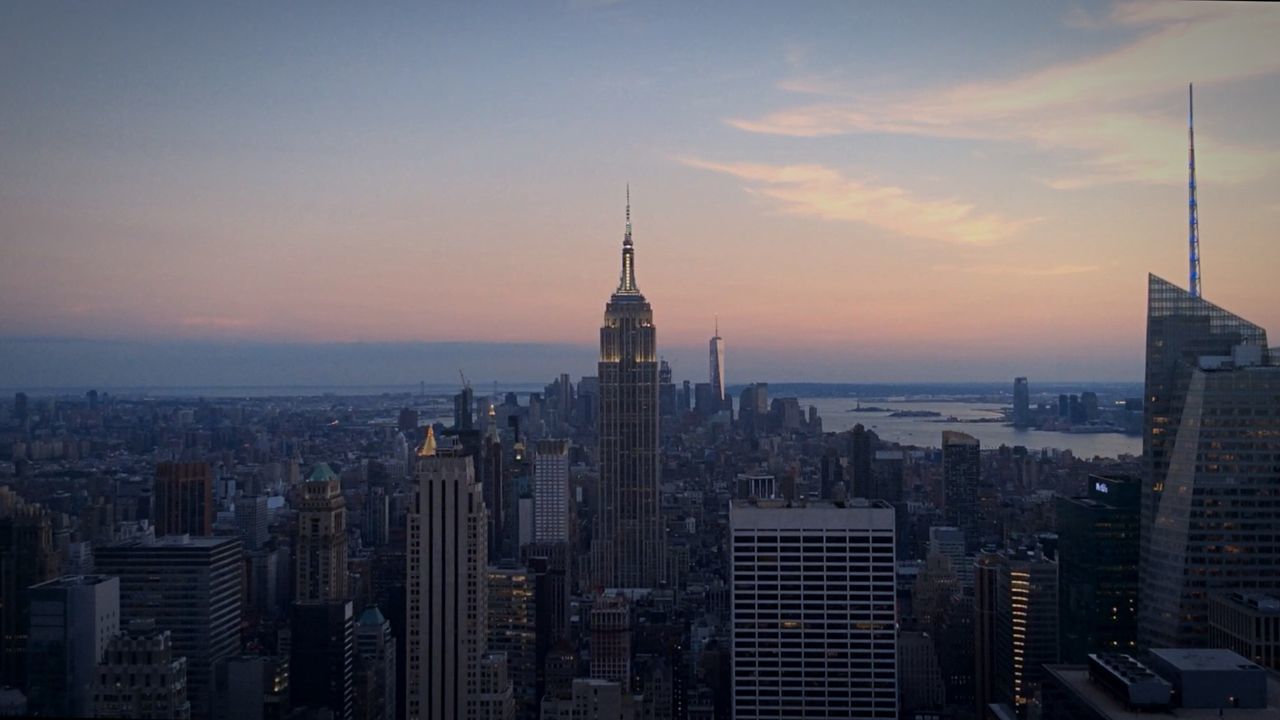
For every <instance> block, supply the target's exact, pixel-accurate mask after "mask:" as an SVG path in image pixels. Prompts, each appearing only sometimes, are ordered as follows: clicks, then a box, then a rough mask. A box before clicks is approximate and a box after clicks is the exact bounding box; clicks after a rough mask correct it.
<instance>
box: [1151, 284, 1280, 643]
mask: <svg viewBox="0 0 1280 720" xmlns="http://www.w3.org/2000/svg"><path fill="white" fill-rule="evenodd" d="M1269 355H1270V353H1269V352H1268V350H1267V335H1266V332H1265V331H1264V330H1263V329H1262V328H1260V327H1258V326H1257V325H1254V324H1253V323H1250V322H1248V321H1246V320H1244V319H1242V318H1240V317H1237V316H1235V315H1233V314H1231V313H1229V312H1227V311H1226V310H1223V309H1222V308H1220V307H1218V306H1216V305H1214V304H1212V303H1210V302H1208V301H1206V300H1204V299H1202V298H1199V297H1195V296H1193V295H1192V294H1191V293H1190V292H1188V291H1186V290H1183V289H1181V288H1178V287H1176V286H1174V285H1172V284H1170V283H1169V282H1167V281H1165V280H1163V279H1161V278H1158V277H1156V276H1154V275H1152V276H1151V277H1150V284H1149V289H1148V310H1147V358H1146V393H1145V395H1146V397H1145V398H1144V423H1143V458H1144V464H1145V478H1144V484H1143V487H1142V515H1141V525H1142V528H1141V553H1140V561H1139V611H1138V642H1139V644H1140V645H1142V646H1145V647H1196V646H1199V645H1203V644H1204V642H1205V641H1206V639H1207V634H1208V626H1209V623H1208V600H1209V596H1210V595H1211V594H1213V593H1216V592H1226V591H1230V590H1241V589H1245V588H1248V589H1249V590H1252V591H1267V590H1271V591H1274V590H1276V589H1280V462H1278V461H1277V459H1278V458H1280V367H1274V366H1270V365H1269V363H1270V357H1269Z"/></svg>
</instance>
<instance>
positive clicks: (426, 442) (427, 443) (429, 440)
mask: <svg viewBox="0 0 1280 720" xmlns="http://www.w3.org/2000/svg"><path fill="white" fill-rule="evenodd" d="M435 454H436V429H435V428H434V427H433V426H431V425H428V426H427V437H426V438H425V439H423V441H422V447H420V448H418V457H420V458H421V457H432V456H434V455H435Z"/></svg>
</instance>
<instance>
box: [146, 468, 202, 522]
mask: <svg viewBox="0 0 1280 720" xmlns="http://www.w3.org/2000/svg"><path fill="white" fill-rule="evenodd" d="M152 502H153V503H154V505H155V508H154V510H153V511H152V515H151V516H152V518H153V519H154V523H153V524H154V525H155V528H156V535H182V534H183V533H186V534H189V535H212V534H213V468H211V467H209V463H205V462H162V463H159V464H157V465H156V485H155V490H154V492H153V493H152Z"/></svg>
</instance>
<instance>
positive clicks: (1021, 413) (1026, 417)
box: [1013, 377, 1031, 428]
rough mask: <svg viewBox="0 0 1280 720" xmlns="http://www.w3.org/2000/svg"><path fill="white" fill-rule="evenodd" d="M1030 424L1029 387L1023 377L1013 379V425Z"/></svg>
mask: <svg viewBox="0 0 1280 720" xmlns="http://www.w3.org/2000/svg"><path fill="white" fill-rule="evenodd" d="M1030 425H1031V388H1030V387H1028V386H1027V379H1026V378H1024V377H1019V378H1014V379H1013V426H1014V427H1016V428H1025V427H1030Z"/></svg>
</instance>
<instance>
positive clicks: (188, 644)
mask: <svg viewBox="0 0 1280 720" xmlns="http://www.w3.org/2000/svg"><path fill="white" fill-rule="evenodd" d="M240 548H241V545H240V540H239V539H238V538H234V537H188V536H186V535H170V536H167V537H163V538H158V539H154V540H153V539H150V538H147V537H143V538H137V539H132V540H127V541H124V542H121V543H117V544H115V545H110V546H107V547H101V548H96V549H95V550H94V553H93V555H94V563H95V564H96V566H97V571H98V573H99V574H102V575H115V576H116V577H118V578H120V617H121V620H122V624H124V623H126V622H128V621H131V620H142V619H146V618H153V619H154V620H155V627H156V628H157V630H159V631H168V632H169V633H170V635H171V637H172V641H173V654H174V655H175V656H184V657H186V659H187V696H188V698H189V699H190V701H191V717H192V718H197V719H199V718H207V717H209V716H210V712H211V710H212V700H213V669H214V666H215V665H216V664H217V663H218V661H220V660H222V659H223V658H226V657H230V656H232V655H235V654H236V653H237V652H238V651H239V649H240V602H241V593H242V583H243V579H242V576H243V566H244V563H243V562H242V561H241V557H240Z"/></svg>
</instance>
